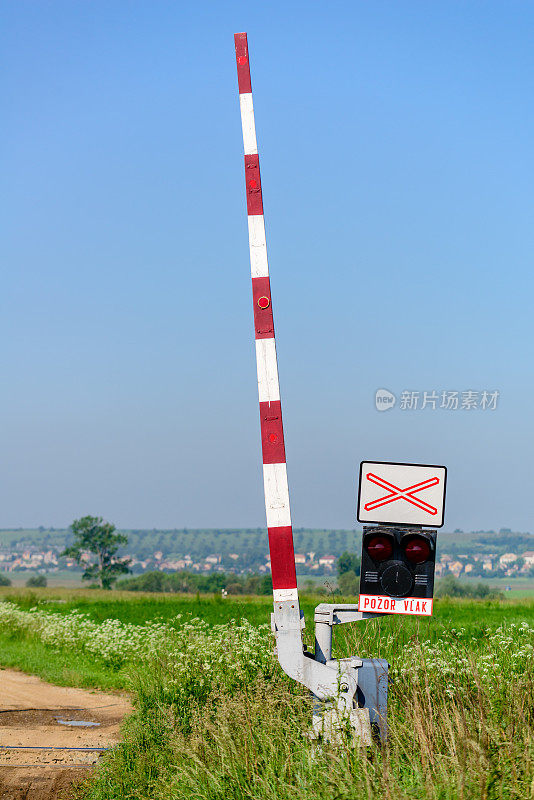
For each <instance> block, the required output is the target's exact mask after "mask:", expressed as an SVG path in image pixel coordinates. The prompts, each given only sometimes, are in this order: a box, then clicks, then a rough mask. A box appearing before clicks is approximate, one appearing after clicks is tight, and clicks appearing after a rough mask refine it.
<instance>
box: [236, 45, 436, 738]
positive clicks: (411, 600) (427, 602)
mask: <svg viewBox="0 0 534 800" xmlns="http://www.w3.org/2000/svg"><path fill="white" fill-rule="evenodd" d="M234 40H235V53H236V65H237V78H238V86H239V104H240V110H241V124H242V130H243V146H244V167H245V193H246V201H247V214H248V234H249V248H250V266H251V277H252V302H253V311H254V330H255V344H256V365H257V377H258V394H259V410H260V427H261V445H262V455H263V485H264V495H265V510H266V516H267V530H268V537H269V551H270V557H271V574H272V581H273V604H274V611H273V614H272V619H271V624H272V630H273V633H274V635H275V639H276V652H277V656H278V661H279V663H280V666H281V667H282V669H283V670H284V672H285V673H286V674H287V675H288V676H289V677H291V678H293V679H294V680H296V681H298V682H299V683H301V684H303V685H304V686H305V687H307V688H308V689H309V690H310V692H311V693H312V695H313V696H314V698H315V710H314V714H313V723H312V734H311V735H312V736H317V737H319V736H323V737H324V738H326V739H331V740H334V741H335V740H338V739H339V737H340V736H341V731H342V730H343V729H344V728H352V730H353V731H354V735H355V738H356V739H358V740H359V741H360V742H361V743H363V744H371V740H372V736H373V734H374V735H376V736H377V737H378V738H379V739H380V741H382V742H384V741H385V739H386V736H387V692H388V670H389V665H388V663H387V661H385V660H384V659H378V658H370V659H361V658H358V657H349V658H339V659H335V658H332V630H333V627H334V625H341V624H344V623H349V622H362V621H365V620H369V619H373V618H377V617H380V615H381V614H384V613H406V614H423V615H429V614H430V613H431V612H432V593H433V578H434V560H435V542H436V534H435V531H426V530H424V528H423V526H424V525H425V524H428V522H429V521H431V522H432V526H433V527H440V526H441V525H442V524H443V506H444V499H445V478H446V469H445V467H435V466H429V465H414V464H393V463H389V462H388V463H384V462H362V465H361V470H360V490H359V501H358V519H359V520H360V521H365V522H373V523H379V527H377V528H371V527H368V528H366V529H365V533H364V540H363V556H362V577H361V588H360V602H359V604H338V603H320V604H319V605H318V606H317V607H316V609H315V615H314V622H315V649H314V652H309V651H308V650H307V649H306V647H305V646H304V644H303V640H302V630H303V628H304V626H305V621H304V615H303V613H302V611H301V609H300V603H299V595H298V590H297V577H296V568H295V555H294V548H293V531H292V527H291V513H290V506H289V488H288V480H287V469H286V453H285V445H284V431H283V423H282V407H281V401H280V387H279V382H278V366H277V358H276V345H275V333H274V318H273V306H272V297H271V287H270V282H269V266H268V260H267V244H266V237H265V222H264V216H263V197H262V189H261V175H260V164H259V156H258V146H257V139H256V126H255V120H254V106H253V102H252V84H251V77H250V60H249V50H248V41H247V34H246V33H237V34H235V36H234ZM376 492H378V495H377V494H376ZM384 492H385V494H384ZM422 494H423V495H424V496H423V497H422ZM392 525H393V526H394V527H392ZM406 526H409V527H408V528H406ZM364 564H365V567H364ZM403 609H404V610H403Z"/></svg>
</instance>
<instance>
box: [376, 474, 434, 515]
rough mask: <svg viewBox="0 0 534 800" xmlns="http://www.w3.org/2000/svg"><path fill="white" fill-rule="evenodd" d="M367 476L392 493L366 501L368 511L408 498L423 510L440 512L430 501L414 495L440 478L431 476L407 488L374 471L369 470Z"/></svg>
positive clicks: (407, 499)
mask: <svg viewBox="0 0 534 800" xmlns="http://www.w3.org/2000/svg"><path fill="white" fill-rule="evenodd" d="M366 478H367V480H368V481H371V483H375V484H376V485H377V486H380V487H381V488H382V489H388V490H389V492H390V494H386V495H384V497H379V498H378V500H373V501H372V502H371V503H366V504H365V506H364V509H365V510H366V511H372V510H373V509H374V508H380V507H381V506H387V504H388V503H394V502H395V501H396V500H406V502H408V503H412V505H414V506H417V508H421V509H422V510H423V511H426V512H428V514H437V513H438V510H437V508H434V506H431V505H430V504H429V503H425V502H424V500H420V499H419V498H418V497H414V494H416V493H417V492H422V491H423V489H428V488H429V487H430V486H435V485H436V484H437V483H439V478H429V479H428V480H426V481H421V483H414V485H413V486H407V487H406V489H400V488H399V487H398V486H395V484H394V483H390V482H389V481H386V480H384V478H379V477H378V475H374V474H373V473H372V472H368V473H367V475H366Z"/></svg>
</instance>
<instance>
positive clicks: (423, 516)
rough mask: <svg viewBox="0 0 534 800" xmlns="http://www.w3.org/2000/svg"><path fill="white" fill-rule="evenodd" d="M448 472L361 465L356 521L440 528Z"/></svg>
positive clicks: (378, 463)
mask: <svg viewBox="0 0 534 800" xmlns="http://www.w3.org/2000/svg"><path fill="white" fill-rule="evenodd" d="M446 481H447V468H446V467H439V466H434V465H432V464H401V463H394V462H390V461H362V463H361V465H360V481H359V489H358V521H359V522H382V523H390V524H393V525H430V526H431V527H433V528H441V526H442V525H443V512H444V507H445V485H446Z"/></svg>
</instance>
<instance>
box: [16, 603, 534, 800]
mask: <svg viewBox="0 0 534 800" xmlns="http://www.w3.org/2000/svg"><path fill="white" fill-rule="evenodd" d="M324 599H325V598H315V599H314V598H313V597H306V596H304V599H303V602H302V606H303V610H304V611H305V614H306V617H307V620H308V627H307V629H306V631H305V640H306V642H307V643H308V645H309V646H311V644H312V640H313V622H312V620H313V615H312V612H313V608H314V606H315V604H316V602H320V601H321V600H323V601H324ZM336 599H339V598H336ZM347 599H349V598H347ZM0 600H3V601H4V602H0V664H2V665H3V666H12V667H18V668H20V669H23V670H25V671H28V672H32V673H34V674H38V675H40V676H42V677H43V678H45V679H48V680H51V681H54V682H56V683H63V684H69V685H87V686H100V687H103V688H106V689H127V690H128V691H130V692H131V693H132V696H133V699H134V703H135V706H136V712H135V713H134V714H133V715H132V716H131V717H130V719H129V720H127V721H126V723H125V726H124V730H123V744H122V745H120V746H119V747H118V748H116V749H115V750H114V751H112V752H110V753H108V754H107V755H106V756H105V758H104V759H103V761H102V763H101V764H100V766H99V768H98V770H97V771H96V772H95V773H94V774H93V776H92V777H91V778H90V779H88V781H87V782H86V783H85V784H84V785H83V786H82V787H81V788H80V789H79V790H78V796H79V800H119V798H121V800H123V799H125V800H128V799H129V798H131V799H132V800H133V798H136V800H159V799H160V798H161V800H163V798H165V800H167V799H170V800H178V798H180V800H182V798H184V799H185V800H189V799H191V800H192V798H195V800H223V798H224V800H237V798H239V799H240V800H241V798H243V800H244V798H250V800H290V799H291V800H304V798H306V800H308V798H310V797H312V798H315V797H317V798H319V797H321V798H323V797H324V798H326V800H351V799H352V798H356V797H358V798H360V797H362V798H369V800H375V799H376V800H378V799H379V798H380V800H382V798H383V799H384V800H386V798H387V800H397V798H399V799H400V800H419V798H421V800H455V799H456V798H458V800H470V798H481V799H483V800H493V799H494V798H495V799H497V798H499V800H501V798H502V799H503V800H504V799H506V800H520V799H521V800H523V799H524V798H533V797H534V782H533V779H534V724H533V723H534V671H533V669H534V668H533V662H534V658H533V655H534V625H533V622H534V602H532V601H528V600H518V599H516V600H514V599H510V600H508V599H506V600H505V601H473V600H454V601H451V600H438V601H436V603H435V614H434V617H433V618H431V619H422V618H414V617H410V618H393V617H386V618H384V619H380V620H371V621H367V622H363V623H358V624H355V625H350V626H340V627H339V628H338V629H336V635H335V637H334V655H335V656H336V657H337V656H342V655H348V654H351V655H359V656H370V655H374V656H381V657H384V658H387V659H388V661H389V663H390V665H391V672H390V674H391V678H392V683H391V686H390V697H389V723H390V734H389V739H388V743H387V745H386V746H385V747H380V746H378V745H374V746H372V747H370V748H364V749H363V750H361V749H356V750H354V749H353V748H352V747H350V746H348V745H347V746H342V747H337V748H332V747H330V746H328V745H324V746H321V747H320V748H317V746H314V745H313V744H312V743H311V741H310V739H309V738H308V736H307V731H308V730H309V725H310V715H311V702H310V698H309V695H308V693H307V692H306V690H304V689H303V688H302V687H301V686H299V685H298V684H295V683H294V682H292V681H290V680H289V679H288V678H286V676H284V675H283V673H282V672H281V670H280V669H279V667H278V664H277V662H276V660H275V659H274V657H273V655H272V638H271V634H270V631H269V627H268V624H267V623H268V622H269V617H270V611H271V601H270V598H259V597H250V598H244V597H239V598H227V599H225V600H222V599H221V598H220V597H207V596H201V597H194V596H190V595H140V594H135V595H134V596H132V594H131V593H127V592H101V591H97V590H91V591H88V590H75V589H44V590H34V591H29V590H20V589H17V588H8V589H2V591H1V594H0ZM6 601H7V602H6ZM179 615H181V616H179ZM231 620H235V622H232V621H231ZM241 620H246V621H245V622H241Z"/></svg>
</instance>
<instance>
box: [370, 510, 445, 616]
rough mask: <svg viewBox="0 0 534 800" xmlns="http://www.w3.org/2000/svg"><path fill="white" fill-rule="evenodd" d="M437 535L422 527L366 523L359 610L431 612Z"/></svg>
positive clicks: (374, 611) (397, 612)
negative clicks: (368, 524) (370, 524)
mask: <svg viewBox="0 0 534 800" xmlns="http://www.w3.org/2000/svg"><path fill="white" fill-rule="evenodd" d="M436 539H437V532H436V531H434V530H426V529H423V528H419V527H411V528H408V527H390V526H387V527H386V526H383V525H379V526H376V527H375V526H373V527H370V526H366V527H364V529H363V540H362V564H361V575H360V602H359V610H360V611H371V612H373V613H384V614H418V615H422V616H431V614H432V604H433V596H434V568H435V564H436Z"/></svg>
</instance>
